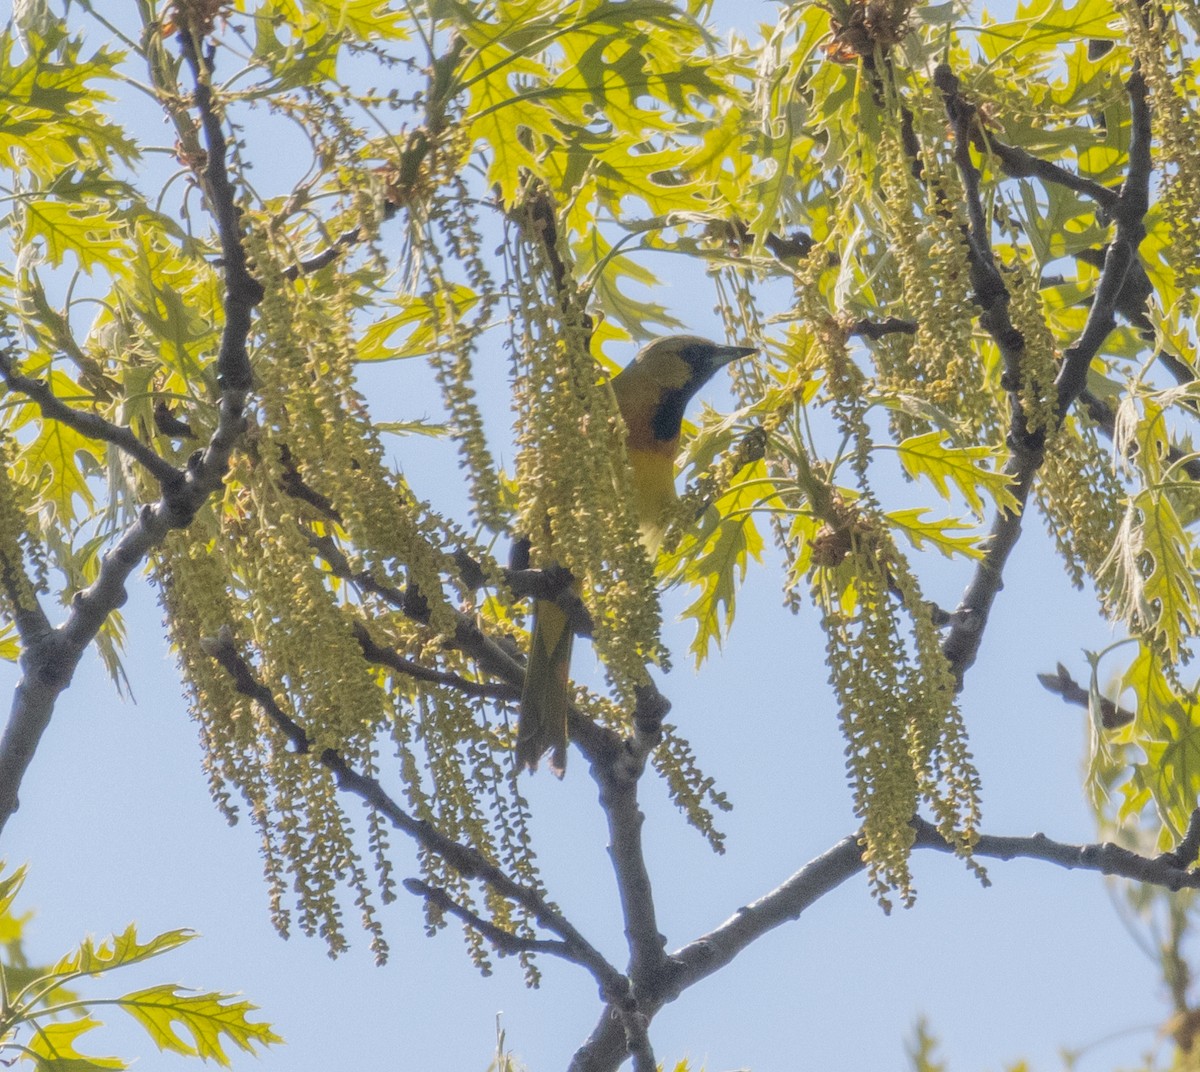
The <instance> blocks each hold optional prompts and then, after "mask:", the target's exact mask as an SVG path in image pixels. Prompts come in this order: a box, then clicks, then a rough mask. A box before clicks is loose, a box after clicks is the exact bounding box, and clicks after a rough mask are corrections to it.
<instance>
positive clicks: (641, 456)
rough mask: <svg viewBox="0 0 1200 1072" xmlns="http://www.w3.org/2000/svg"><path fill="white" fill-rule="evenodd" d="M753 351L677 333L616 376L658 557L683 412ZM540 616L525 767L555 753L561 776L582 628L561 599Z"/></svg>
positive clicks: (644, 515)
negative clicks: (573, 668) (736, 361)
mask: <svg viewBox="0 0 1200 1072" xmlns="http://www.w3.org/2000/svg"><path fill="white" fill-rule="evenodd" d="M753 353H755V349H754V347H752V346H722V345H720V344H719V343H715V342H709V340H708V339H702V338H699V337H698V336H696V335H672V336H669V337H668V338H665V339H655V340H654V341H653V342H651V343H649V344H647V345H646V346H644V347H642V349H641V350H639V351H638V354H637V356H636V357H634V359H633V360H632V361H631V362H630V363H629V364H628V365H626V366H625V368H623V369H622V370H621V371H620V372H619V373H618V374H617V376H616V377H615V378H614V380H613V381H612V387H613V393H614V394H615V395H616V397H617V405H618V406H619V407H620V410H621V416H622V418H623V419H624V421H625V428H626V431H627V434H628V440H627V454H628V457H629V465H630V468H631V469H632V479H631V484H632V487H633V496H634V507H635V508H636V510H637V516H638V520H639V522H640V524H641V532H642V542H643V543H644V544H645V546H646V550H647V551H648V552H649V553H650V555H651V556H652V557H653V556H654V555H655V554H657V552H658V547H659V544H660V543H661V541H662V538H663V535H664V530H665V514H666V508H667V507H668V506H669V505H670V503H671V502H672V501H674V499H675V497H676V494H675V458H676V456H677V455H678V453H679V431H680V426H681V424H682V423H683V411H684V409H685V408H686V407H687V404H688V402H690V401H691V399H692V397H693V396H694V395H695V394H696V392H697V391H699V390H700V388H701V387H703V386H704V385H705V384H706V383H707V382H708V381H709V380H710V379H712V377H713V374H714V373H716V371H717V370H718V369H720V368H721V367H722V366H724V365H727V364H728V363H729V362H730V361H733V360H734V359H735V358H739V357H748V356H749V355H750V354H753ZM533 615H534V617H533V633H532V636H531V639H530V645H529V664H528V666H527V667H526V670H525V689H524V692H523V693H522V694H521V717H520V721H519V723H518V726H517V767H518V769H520V768H522V767H528V768H529V769H530V770H533V769H534V768H536V767H537V764H538V760H540V759H541V758H542V756H543V755H545V753H546V752H549V753H550V769H551V770H552V771H553V772H554V773H555V774H557V775H559V776H560V777H561V775H562V773H563V770H564V768H565V767H566V762H567V706H568V704H569V701H570V690H571V680H570V665H571V646H572V644H573V643H574V640H575V633H574V630H573V629H572V628H571V623H570V621H569V620H568V616H567V613H566V611H564V610H563V609H562V607H560V606H559V605H558V604H557V603H553V602H551V601H549V600H538V601H536V602H535V604H534V608H533Z"/></svg>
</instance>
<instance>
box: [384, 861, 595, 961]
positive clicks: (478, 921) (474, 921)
mask: <svg viewBox="0 0 1200 1072" xmlns="http://www.w3.org/2000/svg"><path fill="white" fill-rule="evenodd" d="M402 885H403V886H404V888H405V889H406V890H408V892H409V893H411V894H414V895H415V896H417V897H423V898H425V900H426V901H428V902H429V903H430V904H431V905H433V906H434V907H435V908H437V909H438V910H440V911H442V912H445V913H446V914H447V915H450V916H453V917H454V918H455V919H458V920H461V921H462V922H463V923H465V924H466V925H467V926H468V927H470V928H471V929H472V930H475V931H478V932H479V933H480V934H481V935H483V937H484V938H486V939H487V940H488V941H489V942H491V943H492V945H493V946H495V947H496V951H497V952H498V953H499V954H500V955H501V956H502V957H510V956H517V955H518V954H520V953H546V954H547V955H549V956H553V957H560V958H562V959H563V960H572V959H573V958H572V957H571V954H570V950H569V948H568V946H567V943H566V942H563V941H548V940H546V939H544V938H522V937H521V936H520V935H517V934H513V933H512V931H506V930H505V929H504V928H503V927H497V926H496V924H494V923H492V922H491V921H490V920H486V919H484V918H483V917H482V916H481V915H479V914H478V913H476V912H472V911H471V910H470V909H469V908H465V907H464V906H463V905H460V904H459V903H458V902H457V901H456V900H454V898H453V897H451V896H450V894H448V893H447V892H446V891H445V890H444V889H442V888H441V887H440V886H431V885H430V884H429V883H428V882H422V881H421V880H420V879H416V878H406V879H405V880H404V882H403V883H402Z"/></svg>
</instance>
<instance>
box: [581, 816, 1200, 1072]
mask: <svg viewBox="0 0 1200 1072" xmlns="http://www.w3.org/2000/svg"><path fill="white" fill-rule="evenodd" d="M913 827H914V829H915V831H916V841H915V843H914V848H918V849H932V850H934V851H936V852H946V853H954V852H955V851H956V850H955V847H954V846H953V845H952V844H950V843H949V842H947V841H946V840H945V838H943V837H942V836H941V834H939V833H938V831H937V827H935V826H934V825H933V824H932V823H930V822H928V821H926V820H925V819H922V818H921V817H919V816H918V817H916V818H915V819H913ZM1197 846H1200V809H1198V810H1197V812H1195V813H1193V816H1192V822H1191V823H1190V824H1189V828H1188V833H1187V835H1186V836H1185V838H1184V840H1183V841H1182V842H1181V843H1180V846H1179V847H1178V848H1177V849H1176V850H1175V851H1174V852H1169V853H1163V854H1162V855H1160V856H1155V857H1146V856H1140V855H1139V854H1137V853H1136V852H1132V851H1130V850H1129V849H1126V848H1123V847H1121V846H1120V845H1116V844H1114V843H1112V842H1098V843H1093V844H1087V845H1071V844H1067V843H1064V842H1060V841H1053V840H1051V839H1050V838H1048V837H1046V835H1045V834H1034V835H1032V836H1031V837H1003V836H997V835H993V834H982V835H980V837H979V840H978V841H977V842H976V843H975V845H974V847H973V849H972V855H974V856H986V857H990V858H992V859H996V860H1004V861H1007V860H1018V859H1023V860H1040V861H1042V862H1043V863H1051V864H1056V865H1058V866H1059V867H1064V868H1067V869H1068V870H1080V871H1095V872H1098V873H1099V874H1102V875H1110V876H1113V877H1117V878H1126V879H1130V880H1132V881H1135V882H1144V883H1147V884H1149V885H1153V886H1159V887H1162V888H1164V889H1168V890H1180V889H1200V870H1188V868H1187V866H1186V865H1185V864H1183V863H1182V862H1181V861H1183V860H1185V859H1188V854H1189V853H1191V855H1192V856H1195V855H1196V853H1195V852H1194V851H1193V849H1194V848H1196V847H1197ZM1188 862H1189V863H1190V862H1191V861H1190V859H1188ZM864 866H865V865H864V864H863V860H862V856H861V850H860V848H859V844H858V835H857V834H851V835H850V836H848V837H844V838H842V840H841V841H839V842H838V843H837V844H836V845H834V846H833V847H832V848H830V849H829V850H827V851H826V852H825V853H823V854H822V855H820V856H818V857H817V858H816V859H814V860H812V861H810V862H809V863H807V864H805V865H804V866H803V867H802V868H800V870H799V871H797V872H796V873H795V874H794V875H792V876H791V877H790V878H789V879H787V880H786V881H785V882H783V883H782V884H781V885H779V886H777V887H776V888H775V889H774V890H772V891H771V892H770V893H767V894H765V895H764V896H762V897H760V898H759V899H758V900H757V901H753V902H752V903H750V904H748V905H746V906H744V907H742V908H740V909H738V910H737V911H736V912H735V913H734V914H733V915H732V916H731V917H730V918H729V919H727V920H726V921H725V922H724V923H722V924H720V925H719V926H717V927H715V928H714V929H713V930H711V931H709V932H708V933H707V934H703V935H701V936H700V937H698V938H696V939H694V940H693V941H691V942H689V943H688V944H687V945H684V946H682V947H680V948H679V949H677V950H676V951H675V952H673V953H671V954H669V955H668V957H667V964H668V967H667V969H666V970H665V971H664V972H663V973H662V974H661V975H660V976H659V977H658V979H656V980H655V981H654V982H653V983H652V984H651V985H649V986H647V987H646V988H645V989H639V991H638V998H639V1005H640V1007H641V1009H642V1010H643V1012H645V1013H646V1014H647V1015H648V1016H650V1017H651V1018H653V1017H654V1016H655V1015H657V1013H658V1012H659V1010H661V1009H662V1007H663V1006H664V1005H667V1004H669V1003H670V1002H672V1001H674V1000H675V999H676V998H678V997H679V996H680V995H681V994H682V993H683V992H684V991H685V990H687V989H688V988H689V987H691V986H693V985H695V984H696V983H698V982H700V981H701V980H702V979H705V978H707V977H708V976H709V975H712V974H713V973H715V972H716V971H718V970H720V969H721V968H723V967H725V966H726V965H727V964H729V963H730V962H731V961H732V960H733V959H734V958H735V957H736V956H737V955H738V954H739V953H741V952H743V951H744V950H745V949H747V948H748V947H749V946H750V945H752V944H753V943H754V942H756V941H757V940H758V939H759V938H762V937H763V936H764V935H766V934H768V933H769V932H770V931H772V930H774V929H775V928H776V927H778V926H780V925H781V924H784V923H787V922H790V921H793V920H796V919H799V918H800V916H801V915H802V914H803V913H804V911H805V910H806V909H808V908H809V907H811V906H812V905H814V904H815V903H816V902H817V901H819V900H820V899H821V898H822V897H824V896H825V895H826V894H828V893H831V892H832V891H833V890H835V889H836V888H837V887H838V886H840V885H841V884H842V883H843V882H845V881H846V880H847V879H848V878H850V877H851V876H853V875H855V874H857V873H858V872H859V871H861V870H863V867H864ZM624 1047H625V1039H624V1036H623V1033H622V1032H621V1031H620V1030H618V1029H617V1027H616V1025H614V1024H613V1023H612V1022H611V1017H610V1015H609V1012H608V1010H607V1009H606V1010H605V1012H604V1014H603V1015H601V1017H600V1020H599V1022H598V1023H597V1024H596V1026H595V1028H594V1029H593V1030H592V1034H591V1035H590V1036H589V1037H588V1039H587V1041H586V1042H585V1043H584V1044H583V1045H582V1046H581V1047H580V1048H579V1049H578V1050H577V1051H576V1053H575V1056H574V1057H573V1058H572V1060H571V1064H570V1067H569V1072H615V1070H616V1069H617V1068H618V1067H619V1066H620V1065H621V1063H622V1062H623V1061H625V1059H626V1058H627V1056H628V1054H627V1052H626V1050H625V1048H624Z"/></svg>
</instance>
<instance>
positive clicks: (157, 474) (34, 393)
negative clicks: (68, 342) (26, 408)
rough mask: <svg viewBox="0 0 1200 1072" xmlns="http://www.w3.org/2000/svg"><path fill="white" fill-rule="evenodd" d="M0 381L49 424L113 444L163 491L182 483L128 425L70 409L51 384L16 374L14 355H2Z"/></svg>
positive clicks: (170, 468) (162, 458)
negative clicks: (25, 399)
mask: <svg viewBox="0 0 1200 1072" xmlns="http://www.w3.org/2000/svg"><path fill="white" fill-rule="evenodd" d="M0 377H2V378H3V379H4V382H5V384H6V385H7V387H8V389H9V390H10V391H16V392H18V393H19V394H23V395H25V396H26V397H27V398H29V399H30V401H32V402H33V403H34V404H35V405H36V406H37V407H38V409H39V410H40V411H41V414H42V416H43V417H45V418H46V419H47V420H49V421H57V422H58V423H60V424H65V425H66V426H67V427H68V428H74V429H75V431H77V432H78V433H79V434H80V435H83V436H86V437H87V438H88V439H98V440H101V441H103V442H105V443H111V444H112V445H113V446H114V447H116V448H117V449H118V450H121V451H124V452H125V453H126V454H128V455H129V456H130V457H131V458H133V459H134V461H136V462H138V463H139V464H140V465H141V466H143V468H145V469H146V471H147V472H148V473H149V474H150V475H151V476H152V477H154V479H155V480H157V481H158V482H159V484H161V485H162V486H163V488H164V489H165V488H168V487H173V486H175V485H176V484H178V483H179V482H180V481H182V480H183V473H182V472H181V471H180V470H179V469H176V468H175V466H173V465H172V464H171V463H170V462H169V461H167V460H166V458H164V457H162V455H160V454H158V453H157V452H156V451H155V450H154V449H153V448H151V447H150V446H148V445H147V444H145V443H143V442H142V441H141V440H140V439H138V437H137V436H135V435H134V434H133V429H132V428H130V427H128V426H127V425H121V424H114V423H113V422H112V421H108V420H105V419H104V418H103V417H101V416H100V414H98V413H91V412H89V411H87V410H82V409H75V408H74V407H72V406H68V405H67V404H66V403H65V402H63V401H62V400H61V399H60V398H58V396H57V395H55V393H54V392H53V391H52V390H51V388H50V382H49V381H48V380H39V379H34V377H32V376H24V375H22V374H21V373H19V372H17V370H16V368H15V366H14V364H13V359H12V355H11V354H9V353H7V352H3V351H0Z"/></svg>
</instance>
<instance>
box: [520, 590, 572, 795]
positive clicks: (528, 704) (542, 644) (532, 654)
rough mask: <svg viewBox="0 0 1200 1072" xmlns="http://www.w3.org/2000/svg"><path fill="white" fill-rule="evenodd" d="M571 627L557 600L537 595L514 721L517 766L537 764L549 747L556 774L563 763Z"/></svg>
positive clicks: (569, 678)
mask: <svg viewBox="0 0 1200 1072" xmlns="http://www.w3.org/2000/svg"><path fill="white" fill-rule="evenodd" d="M574 641H575V633H574V630H573V629H571V627H570V623H569V621H568V620H567V614H566V612H565V611H564V610H563V609H562V608H561V607H560V606H559V605H558V604H557V603H552V602H550V601H548V600H544V599H539V600H537V601H536V602H535V603H534V605H533V632H532V634H531V636H530V642H529V665H528V666H527V667H526V668H525V688H524V690H523V691H522V693H521V716H520V718H519V720H518V721H517V768H518V770H519V769H521V768H523V767H528V768H529V769H530V770H534V769H536V768H537V765H538V761H539V760H540V759H541V758H542V756H544V755H545V754H546V753H547V752H549V753H550V770H551V772H552V773H554V774H556V775H557V776H558V777H560V778H561V777H562V776H563V772H564V771H565V770H566V767H567V707H568V705H569V703H570V698H571V647H572V645H573V643H574Z"/></svg>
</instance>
